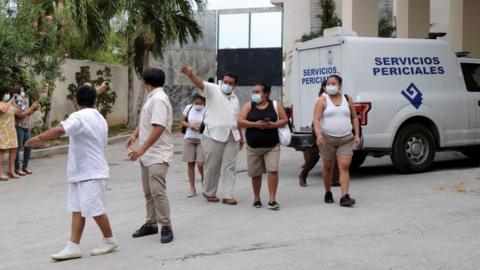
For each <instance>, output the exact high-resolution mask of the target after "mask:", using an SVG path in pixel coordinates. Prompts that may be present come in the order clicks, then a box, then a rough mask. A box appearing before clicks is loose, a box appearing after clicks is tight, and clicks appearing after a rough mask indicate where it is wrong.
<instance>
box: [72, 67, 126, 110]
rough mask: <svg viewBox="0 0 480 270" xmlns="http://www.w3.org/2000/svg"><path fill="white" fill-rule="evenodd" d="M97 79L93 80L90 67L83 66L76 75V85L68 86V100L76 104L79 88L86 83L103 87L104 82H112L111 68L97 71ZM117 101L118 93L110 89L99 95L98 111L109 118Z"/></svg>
mask: <svg viewBox="0 0 480 270" xmlns="http://www.w3.org/2000/svg"><path fill="white" fill-rule="evenodd" d="M96 75H97V78H96V79H92V77H91V75H90V67H88V66H82V67H80V71H79V72H76V73H75V81H76V82H77V83H76V84H74V83H72V84H69V85H68V95H67V99H68V100H70V101H71V102H74V99H75V95H76V93H77V88H78V87H79V86H80V85H83V84H84V83H90V84H92V85H101V84H102V82H103V81H106V80H110V78H111V76H112V73H111V70H110V68H108V67H105V68H104V69H103V70H102V69H99V70H98V71H97V74H96ZM116 99H117V93H115V92H114V91H112V89H110V88H109V89H108V91H106V92H104V93H102V94H99V95H98V96H97V109H98V111H99V112H100V113H101V114H102V115H103V117H105V118H107V115H109V114H110V113H111V112H112V111H113V106H114V105H115V101H116Z"/></svg>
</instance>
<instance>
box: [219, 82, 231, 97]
mask: <svg viewBox="0 0 480 270" xmlns="http://www.w3.org/2000/svg"><path fill="white" fill-rule="evenodd" d="M220 90H222V92H223V93H224V94H225V95H230V94H231V93H232V91H233V87H231V86H230V85H228V84H222V86H221V87H220Z"/></svg>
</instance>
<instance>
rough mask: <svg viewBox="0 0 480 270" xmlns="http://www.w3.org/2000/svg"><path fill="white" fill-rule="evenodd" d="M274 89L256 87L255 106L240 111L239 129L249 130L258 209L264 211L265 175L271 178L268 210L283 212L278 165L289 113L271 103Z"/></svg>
mask: <svg viewBox="0 0 480 270" xmlns="http://www.w3.org/2000/svg"><path fill="white" fill-rule="evenodd" d="M270 92H271V90H270V87H268V86H266V85H264V84H257V85H255V86H254V87H253V91H252V102H249V103H247V104H245V105H244V106H243V108H242V110H241V111H240V114H239V118H238V125H239V126H240V127H243V128H246V131H245V137H246V138H247V147H246V148H247V167H248V175H249V176H250V177H251V178H252V189H253V196H254V202H253V206H254V207H256V208H260V207H262V202H261V199H260V189H261V186H262V174H264V173H267V175H268V191H269V200H268V208H269V209H272V210H279V209H280V205H279V204H278V203H277V202H276V195H277V187H278V164H279V161H280V142H281V141H282V140H280V136H279V129H282V128H284V127H285V126H286V125H287V124H288V119H287V115H286V113H285V109H284V108H283V106H282V105H281V104H277V102H276V101H272V100H270V99H269V96H270Z"/></svg>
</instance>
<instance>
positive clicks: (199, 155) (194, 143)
mask: <svg viewBox="0 0 480 270" xmlns="http://www.w3.org/2000/svg"><path fill="white" fill-rule="evenodd" d="M182 160H183V161H184V162H203V161H205V156H204V154H203V148H202V144H201V141H200V140H192V139H186V140H185V141H184V142H183V154H182Z"/></svg>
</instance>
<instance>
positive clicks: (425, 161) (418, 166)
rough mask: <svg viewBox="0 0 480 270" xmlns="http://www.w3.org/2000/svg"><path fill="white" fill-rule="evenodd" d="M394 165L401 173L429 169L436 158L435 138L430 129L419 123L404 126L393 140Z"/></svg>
mask: <svg viewBox="0 0 480 270" xmlns="http://www.w3.org/2000/svg"><path fill="white" fill-rule="evenodd" d="M390 157H391V159H392V162H393V165H394V166H395V168H396V169H397V171H399V172H401V173H416V172H422V171H425V170H427V169H428V168H429V167H430V165H432V163H433V159H434V158H435V140H434V138H433V135H432V133H431V132H430V130H429V129H427V128H425V127H423V126H422V125H419V124H410V125H407V126H405V127H403V128H402V129H401V130H400V131H399V132H398V134H397V136H396V138H395V141H394V142H393V147H392V155H391V156H390Z"/></svg>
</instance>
